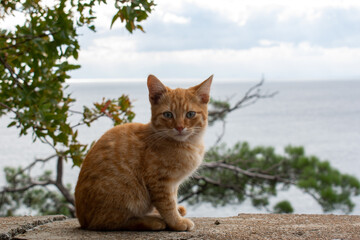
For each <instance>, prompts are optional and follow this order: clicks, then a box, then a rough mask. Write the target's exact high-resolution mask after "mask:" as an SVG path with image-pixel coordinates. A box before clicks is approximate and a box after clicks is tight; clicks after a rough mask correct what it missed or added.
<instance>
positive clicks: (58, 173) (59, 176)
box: [54, 156, 75, 206]
mask: <svg viewBox="0 0 360 240" xmlns="http://www.w3.org/2000/svg"><path fill="white" fill-rule="evenodd" d="M63 161H64V160H63V157H62V156H58V161H57V168H56V181H55V183H54V184H55V186H56V187H57V188H58V189H59V191H60V192H61V193H62V195H63V196H64V197H65V199H66V200H67V201H68V202H69V203H71V204H72V205H73V206H75V200H74V197H73V195H72V194H71V193H70V192H69V190H68V189H67V188H66V187H65V186H64V184H63V182H62V176H63Z"/></svg>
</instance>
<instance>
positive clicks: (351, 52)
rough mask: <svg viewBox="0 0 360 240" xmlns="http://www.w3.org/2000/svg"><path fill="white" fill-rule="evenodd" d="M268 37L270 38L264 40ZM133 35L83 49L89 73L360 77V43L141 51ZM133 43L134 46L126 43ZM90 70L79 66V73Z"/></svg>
mask: <svg viewBox="0 0 360 240" xmlns="http://www.w3.org/2000/svg"><path fill="white" fill-rule="evenodd" d="M264 43H265V44H264ZM137 45H138V43H136V42H135V41H134V40H133V39H131V37H121V38H111V39H107V38H106V39H97V40H96V41H95V42H94V46H92V47H91V48H89V49H86V50H83V51H82V52H81V55H80V62H81V63H82V65H83V68H84V69H86V74H87V75H89V74H90V75H92V76H93V77H95V78H100V77H104V78H106V77H119V78H124V77H128V78H129V77H134V78H141V77H143V76H146V75H147V74H149V73H154V74H158V75H160V76H163V77H167V78H172V77H184V78H188V77H203V76H206V75H209V74H212V73H214V74H216V76H217V77H220V78H227V79H229V78H232V79H258V78H259V77H260V76H261V73H264V74H265V75H266V76H267V77H268V78H269V79H270V80H287V79H297V80H301V79H305V80H306V79H348V78H355V77H360V70H359V68H358V66H359V65H360V48H348V47H339V48H330V49H329V48H323V47H319V46H313V45H311V44H310V43H308V42H302V43H300V44H290V43H284V42H271V41H268V40H266V39H265V40H263V46H259V47H253V48H250V49H240V50H235V49H221V50H219V49H194V50H181V51H145V52H144V51H137V49H136V47H134V46H137ZM127 46H129V47H127ZM84 74H85V72H82V70H79V71H78V72H77V73H76V74H74V75H73V76H74V77H80V76H82V75H84Z"/></svg>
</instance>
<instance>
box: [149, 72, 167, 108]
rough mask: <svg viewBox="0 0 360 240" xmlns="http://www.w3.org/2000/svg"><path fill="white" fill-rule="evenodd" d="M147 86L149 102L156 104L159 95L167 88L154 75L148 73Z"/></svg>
mask: <svg viewBox="0 0 360 240" xmlns="http://www.w3.org/2000/svg"><path fill="white" fill-rule="evenodd" d="M147 86H148V89H149V99H150V102H151V104H157V103H158V101H159V99H160V97H161V95H163V94H164V93H165V92H166V91H167V90H166V87H165V85H164V84H162V82H160V80H159V79H157V77H155V76H154V75H149V76H148V79H147Z"/></svg>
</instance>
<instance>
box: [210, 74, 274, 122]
mask: <svg viewBox="0 0 360 240" xmlns="http://www.w3.org/2000/svg"><path fill="white" fill-rule="evenodd" d="M263 83H264V78H262V79H261V81H260V82H259V83H257V84H255V85H254V86H252V87H251V88H249V90H248V91H247V92H246V93H245V95H244V96H243V97H242V98H241V99H240V100H239V101H237V102H236V103H235V104H234V105H233V106H232V107H231V106H222V107H220V108H218V109H215V110H210V111H209V112H208V115H209V123H210V124H211V123H213V122H215V121H216V120H218V119H224V117H225V116H226V114H228V113H230V112H233V111H235V110H237V109H239V108H244V107H247V106H250V105H252V104H254V103H256V102H257V101H258V100H259V99H264V98H272V97H274V96H275V95H276V94H278V92H273V93H266V94H262V93H261V89H260V87H261V86H262V85H263Z"/></svg>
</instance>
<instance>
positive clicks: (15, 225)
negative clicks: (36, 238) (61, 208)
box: [0, 215, 67, 240]
mask: <svg viewBox="0 0 360 240" xmlns="http://www.w3.org/2000/svg"><path fill="white" fill-rule="evenodd" d="M65 219H67V217H65V216H62V215H56V216H40V217H32V216H25V217H5V218H0V240H7V239H12V238H13V237H14V236H16V235H18V234H22V233H26V232H27V231H29V230H32V229H34V228H35V227H37V226H40V225H43V224H47V223H51V222H54V221H62V220H65Z"/></svg>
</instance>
